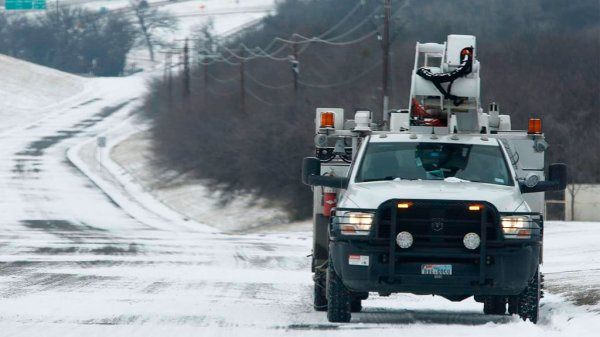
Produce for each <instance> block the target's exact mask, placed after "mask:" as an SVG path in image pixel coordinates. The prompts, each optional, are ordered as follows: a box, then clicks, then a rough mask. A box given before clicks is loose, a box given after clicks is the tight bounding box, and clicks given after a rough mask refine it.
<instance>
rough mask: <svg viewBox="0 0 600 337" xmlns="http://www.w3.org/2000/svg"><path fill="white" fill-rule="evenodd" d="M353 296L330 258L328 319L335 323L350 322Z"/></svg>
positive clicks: (328, 268)
mask: <svg viewBox="0 0 600 337" xmlns="http://www.w3.org/2000/svg"><path fill="white" fill-rule="evenodd" d="M351 300H352V297H351V295H350V291H348V289H347V288H346V286H344V284H343V283H342V280H341V279H340V277H339V276H338V275H337V273H336V272H335V270H334V268H333V263H331V258H330V259H329V266H328V267H327V320H329V322H333V323H346V322H350V318H351V313H350V312H351V306H350V302H351Z"/></svg>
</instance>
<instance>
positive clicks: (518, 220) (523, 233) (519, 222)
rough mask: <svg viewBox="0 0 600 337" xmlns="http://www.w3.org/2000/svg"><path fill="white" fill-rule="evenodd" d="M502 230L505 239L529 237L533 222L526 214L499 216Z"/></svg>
mask: <svg viewBox="0 0 600 337" xmlns="http://www.w3.org/2000/svg"><path fill="white" fill-rule="evenodd" d="M500 221H501V222H502V231H503V232H504V237H505V238H507V239H531V229H532V225H533V222H532V221H531V219H530V218H529V217H527V216H521V215H511V216H503V217H501V218H500Z"/></svg>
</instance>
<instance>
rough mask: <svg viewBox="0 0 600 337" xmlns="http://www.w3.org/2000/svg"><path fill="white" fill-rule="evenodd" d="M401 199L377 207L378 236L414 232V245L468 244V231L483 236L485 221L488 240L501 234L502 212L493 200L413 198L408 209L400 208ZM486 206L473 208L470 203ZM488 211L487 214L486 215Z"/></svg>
mask: <svg viewBox="0 0 600 337" xmlns="http://www.w3.org/2000/svg"><path fill="white" fill-rule="evenodd" d="M398 202H399V201H397V200H390V201H387V202H385V203H383V204H382V205H381V206H380V207H379V209H378V210H377V237H378V238H381V239H388V238H390V239H392V238H395V237H396V235H397V234H398V233H400V232H402V231H407V232H409V233H411V234H412V235H413V238H414V244H413V245H414V246H416V247H418V246H446V247H458V246H460V247H464V246H463V243H462V240H463V237H464V236H465V234H467V233H470V232H473V233H477V234H479V235H480V236H481V231H482V221H483V222H484V223H485V226H486V239H487V240H496V238H497V237H498V232H497V228H498V225H497V224H498V221H499V220H498V219H499V217H498V212H497V211H496V209H495V207H494V206H492V205H491V204H489V203H486V202H481V201H440V200H435V201H432V200H410V201H404V200H403V201H402V203H409V204H410V207H408V208H406V209H396V210H395V212H394V211H393V210H394V208H397V205H398ZM472 205H480V206H482V208H481V210H479V211H470V210H469V206H472ZM482 212H485V214H482ZM394 213H395V218H396V219H395V221H396V230H395V232H394V233H392V221H393V219H392V215H393V214H394Z"/></svg>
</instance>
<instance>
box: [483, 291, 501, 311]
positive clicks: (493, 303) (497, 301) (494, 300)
mask: <svg viewBox="0 0 600 337" xmlns="http://www.w3.org/2000/svg"><path fill="white" fill-rule="evenodd" d="M483 313H484V314H486V315H504V314H506V297H504V296H485V298H484V299H483Z"/></svg>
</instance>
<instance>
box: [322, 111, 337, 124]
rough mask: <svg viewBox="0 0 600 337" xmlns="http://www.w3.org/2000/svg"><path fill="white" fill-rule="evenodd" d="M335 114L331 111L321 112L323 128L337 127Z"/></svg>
mask: <svg viewBox="0 0 600 337" xmlns="http://www.w3.org/2000/svg"><path fill="white" fill-rule="evenodd" d="M334 120H335V113H333V112H331V111H325V112H321V128H333V127H335V122H334Z"/></svg>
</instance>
